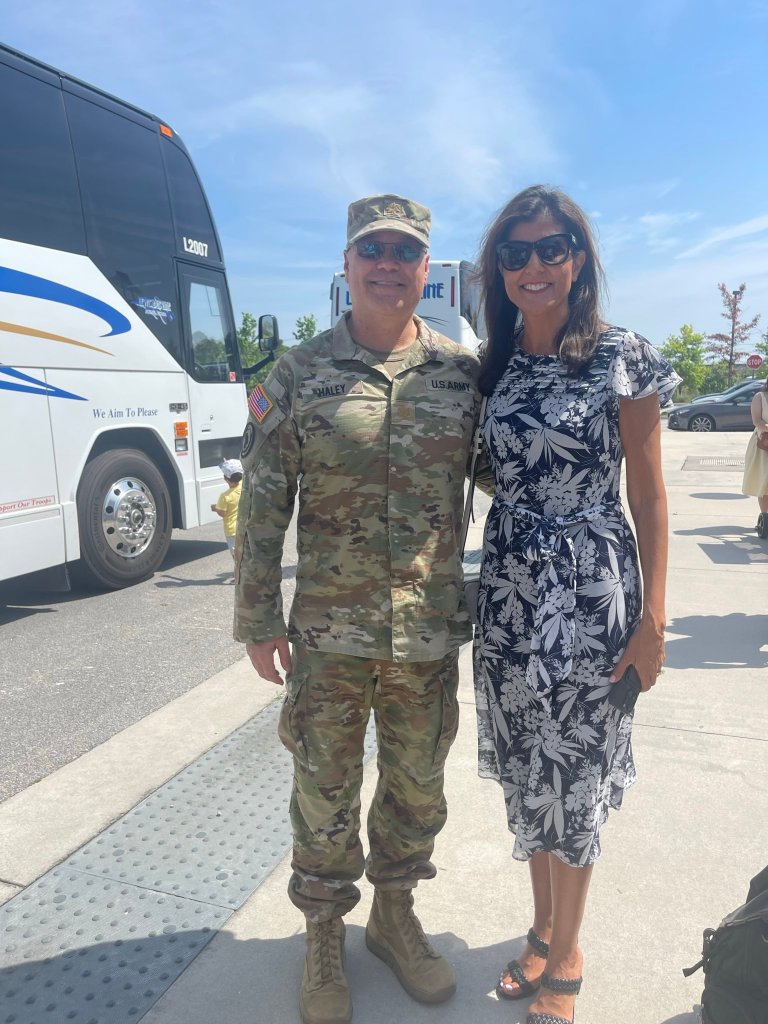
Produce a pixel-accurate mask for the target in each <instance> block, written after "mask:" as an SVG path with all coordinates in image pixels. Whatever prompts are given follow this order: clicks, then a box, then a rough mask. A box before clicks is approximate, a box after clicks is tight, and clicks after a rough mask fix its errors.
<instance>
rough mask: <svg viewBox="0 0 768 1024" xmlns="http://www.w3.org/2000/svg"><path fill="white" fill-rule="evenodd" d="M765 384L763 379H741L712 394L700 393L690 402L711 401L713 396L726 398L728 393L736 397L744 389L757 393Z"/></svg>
mask: <svg viewBox="0 0 768 1024" xmlns="http://www.w3.org/2000/svg"><path fill="white" fill-rule="evenodd" d="M762 386H763V381H761V380H752V378H751V377H750V378H749V380H740V381H739V382H738V383H737V384H731V386H730V387H729V388H726V389H725V391H717V392H715V393H714V394H712V395H699V396H698V398H692V399H691V402H690V404H691V405H696V404H698V403H699V402H711V401H712V399H713V398H725V396H726V395H727V396H728V397H729V398H735V397H736V395H740V394H741V392H742V391H745V392H746V391H748V392H749V393H750V395H755V394H757V392H758V391H759V390H760V388H761V387H762Z"/></svg>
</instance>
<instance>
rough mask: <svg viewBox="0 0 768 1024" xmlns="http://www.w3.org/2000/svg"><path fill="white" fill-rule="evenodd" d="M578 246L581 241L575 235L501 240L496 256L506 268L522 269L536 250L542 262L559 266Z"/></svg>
mask: <svg viewBox="0 0 768 1024" xmlns="http://www.w3.org/2000/svg"><path fill="white" fill-rule="evenodd" d="M578 248H579V243H578V242H577V241H576V239H575V238H574V236H573V235H567V234H562V235H547V237H546V238H539V239H537V240H536V241H535V242H499V244H498V245H497V246H496V256H497V257H498V260H499V263H500V264H501V265H502V267H504V269H505V270H522V269H523V267H524V266H525V265H526V264H527V263H528V260H529V259H530V258H531V253H532V252H533V251H534V250H535V251H536V255H537V256H538V257H539V259H540V260H541V262H542V263H546V264H548V265H549V266H550V267H558V266H559V265H560V264H561V263H565V261H566V260H567V259H568V257H569V256H570V255H571V253H572V252H576V251H577V250H578Z"/></svg>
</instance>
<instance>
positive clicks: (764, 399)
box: [741, 378, 768, 539]
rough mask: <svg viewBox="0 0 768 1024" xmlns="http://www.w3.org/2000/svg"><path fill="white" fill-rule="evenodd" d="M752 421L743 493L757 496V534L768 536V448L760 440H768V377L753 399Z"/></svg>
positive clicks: (745, 461)
mask: <svg viewBox="0 0 768 1024" xmlns="http://www.w3.org/2000/svg"><path fill="white" fill-rule="evenodd" d="M751 411H752V422H753V423H754V425H755V429H754V431H753V433H752V436H751V437H750V439H749V443H748V444H747V452H746V455H745V456H744V481H743V483H742V485H741V491H742V494H751V495H753V496H754V497H756V498H757V503H758V505H759V506H760V514H759V516H758V517H757V527H756V529H757V535H758V537H762V538H763V539H766V538H768V450H766V449H765V448H760V447H759V445H758V441H759V440H762V442H763V443H766V442H767V441H768V378H766V380H765V381H764V385H763V389H762V391H758V393H757V394H756V395H755V397H754V398H753V399H752V409H751Z"/></svg>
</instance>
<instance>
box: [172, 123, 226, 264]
mask: <svg viewBox="0 0 768 1024" xmlns="http://www.w3.org/2000/svg"><path fill="white" fill-rule="evenodd" d="M162 143H163V155H164V157H165V166H166V169H167V171H168V186H169V189H170V193H171V207H172V209H173V219H174V221H175V223H176V249H177V251H178V252H179V253H180V254H183V255H184V256H185V257H186V258H187V259H188V258H189V254H190V253H192V254H193V255H195V256H198V257H200V256H202V257H204V259H205V260H206V261H207V260H214V261H216V262H221V253H220V252H219V246H218V242H217V241H216V232H215V231H214V230H213V223H212V221H211V215H210V213H209V211H208V204H207V203H206V201H205V195H204V194H203V190H202V187H201V185H200V182H199V181H198V179H197V175H196V174H195V171H194V168H193V167H192V164H191V162H190V160H189V157H188V156H187V154H186V153H184V152H183V151H182V150H181V149H180V148H179V146H178V145H177V144H176V143H174V142H170V141H166V140H165V139H163V140H162Z"/></svg>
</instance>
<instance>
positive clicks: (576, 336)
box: [474, 186, 679, 1024]
mask: <svg viewBox="0 0 768 1024" xmlns="http://www.w3.org/2000/svg"><path fill="white" fill-rule="evenodd" d="M480 263H481V273H482V277H483V288H484V295H485V311H486V320H487V323H488V331H489V335H488V344H487V347H486V350H485V354H484V357H483V364H482V368H481V378H480V387H481V390H482V391H483V393H484V394H486V395H488V405H487V409H486V414H485V418H484V421H483V423H482V434H483V437H484V441H485V446H486V449H487V456H488V461H489V464H490V469H491V471H492V474H493V483H494V485H495V491H494V499H493V505H492V507H491V510H490V512H489V514H488V518H487V522H486V528H485V539H484V549H483V565H482V571H481V583H480V601H479V617H480V621H479V626H478V630H477V635H476V640H475V652H474V653H475V688H476V697H477V708H478V724H479V753H480V774H481V775H483V776H486V777H490V778H495V779H497V780H498V781H499V782H500V783H501V786H502V790H503V794H504V799H505V802H506V807H507V818H508V822H509V828H510V830H511V831H512V832H513V833H514V834H515V845H514V851H513V856H514V857H515V859H517V860H526V861H528V865H529V870H530V876H531V885H532V889H533V921H532V927H531V930H530V931H529V933H528V943H527V945H526V946H525V949H524V950H523V952H522V954H521V955H520V956H519V957H518V958H517V959H516V960H513V961H512V962H511V963H510V964H508V965H507V967H505V969H504V971H503V973H502V975H501V978H500V980H499V984H498V987H497V992H498V993H499V995H500V996H503V997H505V998H508V999H518V998H523V997H525V996H528V995H532V994H535V995H536V998H535V1000H534V1002H533V1003H532V1005H531V1008H530V1010H531V1012H530V1013H529V1015H528V1024H555V1022H562V1024H571V1021H572V1020H573V1014H574V1002H575V997H576V994H577V992H578V990H579V987H580V983H581V967H582V962H583V957H582V953H581V949H580V947H579V945H578V936H579V926H580V924H581V920H582V917H583V913H584V906H585V903H586V897H587V891H588V887H589V883H590V878H591V874H592V865H593V863H594V861H595V860H596V858H597V857H598V856H599V854H600V827H601V825H602V824H603V822H604V821H605V819H606V818H607V816H608V810H609V808H616V809H618V808H619V807H620V806H621V801H622V797H623V794H624V790H625V789H626V788H627V787H628V786H630V785H631V784H632V783H633V782H634V781H635V768H634V764H633V761H632V748H631V744H630V734H631V728H632V716H631V713H630V714H622V713H621V712H620V711H618V710H616V708H615V707H614V706H613V705H612V704H611V703H609V702H608V700H607V697H608V695H609V693H610V690H611V686H612V684H613V682H614V681H616V680H618V679H619V678H620V677H621V676H622V674H623V673H624V671H625V669H626V668H627V667H628V666H629V665H634V667H635V669H636V671H637V673H638V674H639V676H640V681H641V685H642V690H649V689H650V688H651V687H652V686H653V684H654V683H655V682H656V677H657V676H658V674H659V673H660V671H661V665H662V662H663V660H664V621H665V614H664V586H665V576H666V562H667V507H666V497H665V493H664V483H663V479H662V474H661V446H660V417H659V408H660V404H664V403H665V402H667V401H669V399H670V397H671V394H672V391H673V390H674V388H675V387H676V385H677V383H678V382H679V378H678V377H677V375H676V374H675V373H674V371H673V370H672V369H671V367H670V366H669V364H668V363H666V361H665V360H664V359H662V357H661V356H660V355H659V354H658V352H656V350H655V349H653V348H652V347H651V346H650V345H649V344H648V342H647V341H645V339H644V338H641V337H640V336H639V335H636V334H634V333H632V332H631V331H627V330H624V329H622V328H618V327H610V326H607V325H606V324H604V323H603V322H602V321H601V318H600V309H599V297H600V286H601V283H602V269H601V267H600V262H599V258H598V255H597V251H596V247H595V244H594V241H593V238H592V233H591V230H590V227H589V223H588V221H587V218H586V216H585V214H584V213H583V211H582V210H580V209H579V207H578V206H577V205H576V204H575V203H574V202H573V201H572V200H571V199H570V198H569V197H568V196H566V195H564V194H563V193H561V192H559V191H556V190H553V189H548V188H544V187H542V186H534V187H532V188H529V189H526V190H525V191H524V192H521V193H520V194H519V195H517V196H515V198H514V199H512V200H511V201H510V202H509V203H508V204H507V205H506V206H505V207H504V209H503V210H502V211H501V213H500V214H499V215H498V217H497V218H496V220H495V221H494V222H493V224H492V225H491V227H490V228H489V230H488V232H487V235H486V237H485V240H484V243H483V249H482V255H481V261H480ZM623 459H626V466H627V496H628V501H629V506H630V509H631V511H632V517H633V519H634V523H635V527H636V530H637V538H638V545H637V546H639V551H640V558H639V561H638V555H637V546H636V544H635V538H634V536H633V534H632V531H631V529H630V527H629V524H628V522H627V520H626V518H625V516H624V511H623V509H622V505H621V499H620V494H619V485H620V478H621V464H622V460H623ZM641 570H642V587H641ZM643 590H644V594H643V592H642V591H643Z"/></svg>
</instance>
